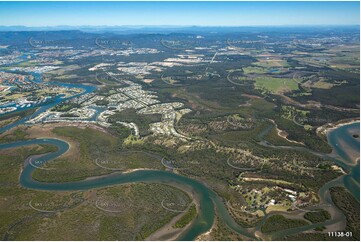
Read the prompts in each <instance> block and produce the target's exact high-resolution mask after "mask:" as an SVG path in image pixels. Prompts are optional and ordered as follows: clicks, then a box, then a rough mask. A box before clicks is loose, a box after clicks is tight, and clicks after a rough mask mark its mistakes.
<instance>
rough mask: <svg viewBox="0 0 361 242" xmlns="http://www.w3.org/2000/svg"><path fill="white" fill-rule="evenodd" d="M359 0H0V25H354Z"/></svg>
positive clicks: (358, 16)
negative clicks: (3, 0) (256, 0)
mask: <svg viewBox="0 0 361 242" xmlns="http://www.w3.org/2000/svg"><path fill="white" fill-rule="evenodd" d="M359 4H360V3H359V2H0V25H2V26H4V25H5V26H11V25H25V26H57V25H73V26H79V25H94V26H100V25H110V26H113V25H200V26H255V25H263V26H265V25H354V24H357V25H358V24H359V23H360V20H359V19H360V5H359Z"/></svg>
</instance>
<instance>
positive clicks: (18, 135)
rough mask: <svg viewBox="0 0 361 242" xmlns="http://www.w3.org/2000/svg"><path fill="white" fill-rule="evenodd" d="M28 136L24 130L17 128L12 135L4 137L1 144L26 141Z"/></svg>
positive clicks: (0, 141) (0, 140)
mask: <svg viewBox="0 0 361 242" xmlns="http://www.w3.org/2000/svg"><path fill="white" fill-rule="evenodd" d="M27 136H28V134H27V133H26V131H25V129H24V128H17V129H15V130H14V131H13V132H12V133H10V134H7V135H4V136H2V137H1V139H0V143H10V142H14V141H18V140H25V139H26V137H27Z"/></svg>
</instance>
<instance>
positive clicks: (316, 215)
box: [304, 209, 331, 224]
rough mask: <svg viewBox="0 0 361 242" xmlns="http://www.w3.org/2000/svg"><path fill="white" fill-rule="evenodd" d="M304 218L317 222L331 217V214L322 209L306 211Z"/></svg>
mask: <svg viewBox="0 0 361 242" xmlns="http://www.w3.org/2000/svg"><path fill="white" fill-rule="evenodd" d="M304 218H305V219H307V220H308V221H310V222H311V223H313V224H315V223H320V222H324V221H326V220H329V219H331V214H330V213H329V212H328V211H326V210H322V209H320V210H319V211H311V212H307V213H305V215H304Z"/></svg>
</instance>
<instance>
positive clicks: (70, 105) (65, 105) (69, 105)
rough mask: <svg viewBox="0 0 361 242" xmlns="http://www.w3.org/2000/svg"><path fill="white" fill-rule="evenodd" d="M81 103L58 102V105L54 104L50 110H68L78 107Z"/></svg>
mask: <svg viewBox="0 0 361 242" xmlns="http://www.w3.org/2000/svg"><path fill="white" fill-rule="evenodd" d="M80 107H81V105H80V104H77V103H60V104H58V105H56V106H55V107H54V108H53V109H52V111H57V112H68V111H70V110H71V109H73V108H80Z"/></svg>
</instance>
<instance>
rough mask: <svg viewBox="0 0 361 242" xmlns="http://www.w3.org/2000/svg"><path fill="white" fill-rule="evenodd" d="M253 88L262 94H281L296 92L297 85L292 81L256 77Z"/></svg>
mask: <svg viewBox="0 0 361 242" xmlns="http://www.w3.org/2000/svg"><path fill="white" fill-rule="evenodd" d="M255 88H256V89H260V90H261V91H262V92H270V93H273V94H282V93H285V92H291V91H296V90H298V83H297V82H296V81H294V80H293V79H286V78H273V77H257V78H255Z"/></svg>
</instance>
